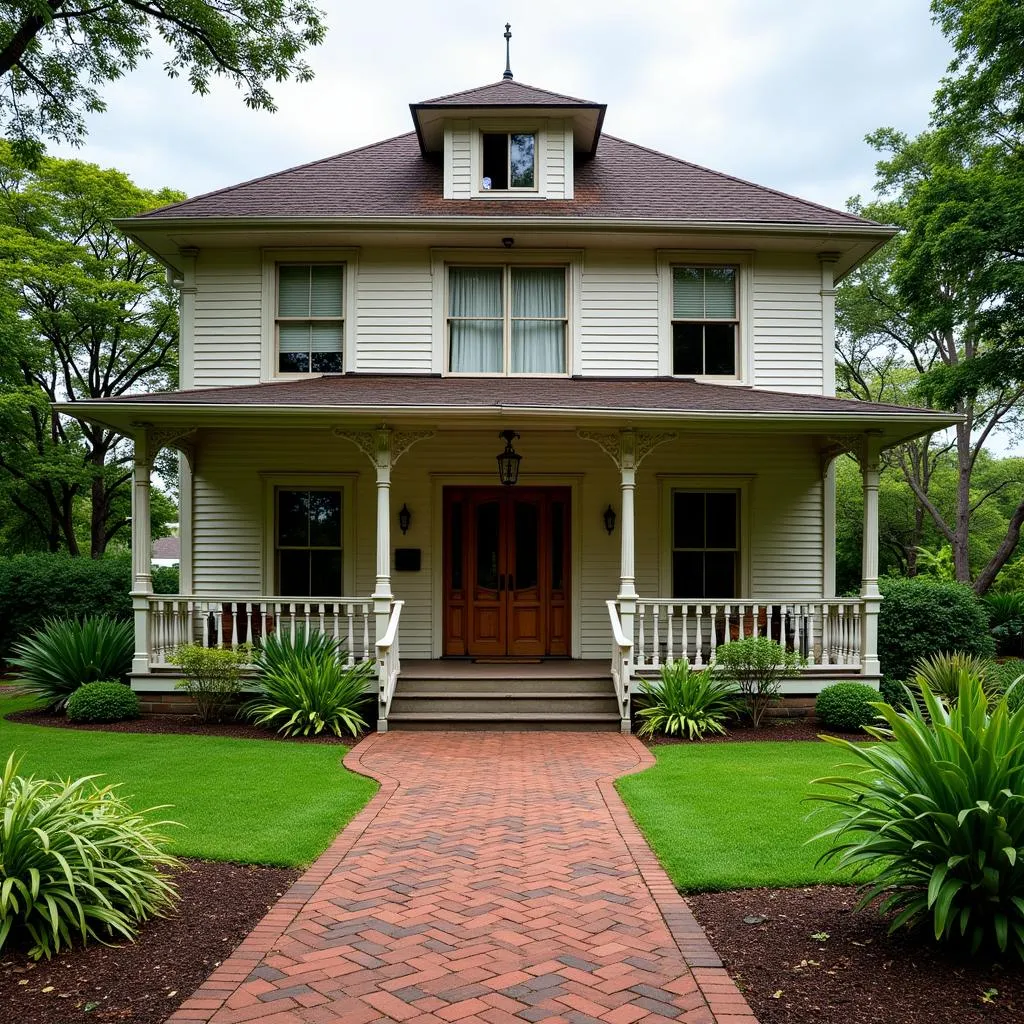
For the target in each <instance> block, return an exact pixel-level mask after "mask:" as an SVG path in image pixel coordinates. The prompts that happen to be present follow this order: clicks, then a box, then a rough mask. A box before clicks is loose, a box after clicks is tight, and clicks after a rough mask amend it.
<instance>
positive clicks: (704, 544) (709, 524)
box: [671, 490, 740, 598]
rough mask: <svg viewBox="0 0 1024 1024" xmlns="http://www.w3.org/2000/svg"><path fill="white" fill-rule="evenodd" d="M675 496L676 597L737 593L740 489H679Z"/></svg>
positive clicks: (674, 550)
mask: <svg viewBox="0 0 1024 1024" xmlns="http://www.w3.org/2000/svg"><path fill="white" fill-rule="evenodd" d="M671 500H672V505H671V522H672V596H673V597H683V598H691V597H695V598H729V597H736V594H737V588H738V586H739V582H738V581H739V571H740V565H739V558H740V494H739V491H735V490H713V491H711V490H709V491H690V490H676V491H673V492H672V499H671Z"/></svg>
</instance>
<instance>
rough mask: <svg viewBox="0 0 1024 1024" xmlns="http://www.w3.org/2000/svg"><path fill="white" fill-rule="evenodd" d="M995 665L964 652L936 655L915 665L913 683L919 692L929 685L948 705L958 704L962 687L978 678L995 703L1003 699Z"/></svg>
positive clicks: (922, 659)
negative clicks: (996, 677)
mask: <svg viewBox="0 0 1024 1024" xmlns="http://www.w3.org/2000/svg"><path fill="white" fill-rule="evenodd" d="M992 665H993V662H991V661H990V660H989V659H988V658H979V657H978V656H977V655H974V654H967V653H965V652H964V651H951V652H950V653H948V654H945V653H942V654H933V655H931V656H928V657H924V658H921V659H920V660H919V661H918V662H917V664H916V665H915V666H914V679H913V683H914V686H915V687H916V688H917V689H921V687H922V686H927V687H928V689H929V690H931V692H932V693H933V694H935V695H936V696H938V697H941V698H942V699H943V700H944V701H946V703H947V704H954V703H956V701H957V699H958V698H959V695H960V688H961V686H963V684H964V683H965V682H966V681H967V680H969V679H976V680H977V681H978V682H979V683H980V684H981V688H982V689H983V690H984V691H985V696H986V697H987V699H988V700H989V701H990V702H991V701H993V700H995V699H997V698H998V696H999V694H998V687H997V686H996V685H995V681H994V678H993V673H992Z"/></svg>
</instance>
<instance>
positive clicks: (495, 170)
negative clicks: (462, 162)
mask: <svg viewBox="0 0 1024 1024" xmlns="http://www.w3.org/2000/svg"><path fill="white" fill-rule="evenodd" d="M481 139H482V143H483V160H482V161H481V168H482V176H481V179H480V188H481V191H484V192H508V191H511V190H513V189H526V190H531V191H532V190H534V189H536V187H537V136H536V135H535V134H533V133H531V132H482V133H481Z"/></svg>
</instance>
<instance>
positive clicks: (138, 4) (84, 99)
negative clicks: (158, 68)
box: [0, 0, 326, 162]
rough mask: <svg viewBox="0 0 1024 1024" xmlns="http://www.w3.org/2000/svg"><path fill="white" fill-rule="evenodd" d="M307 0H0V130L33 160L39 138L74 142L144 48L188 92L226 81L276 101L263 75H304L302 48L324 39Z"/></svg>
mask: <svg viewBox="0 0 1024 1024" xmlns="http://www.w3.org/2000/svg"><path fill="white" fill-rule="evenodd" d="M325 33H326V26H325V24H324V14H323V11H321V10H320V9H319V8H318V7H316V6H315V5H314V4H312V3H310V2H309V0H0V134H3V135H6V137H7V138H8V140H9V141H10V142H11V143H12V145H13V146H14V148H15V151H16V152H17V154H18V155H19V156H20V157H21V158H22V159H23V160H27V161H29V162H32V161H35V160H37V159H38V158H39V157H40V156H41V154H42V149H43V140H44V139H51V140H54V141H62V142H69V143H72V144H77V143H79V142H81V140H82V139H83V137H84V136H85V134H86V124H85V118H86V115H87V114H90V113H95V112H98V111H102V110H103V109H104V108H105V104H104V101H103V97H102V93H101V89H102V86H103V85H104V84H105V83H108V82H112V81H115V80H116V79H118V78H120V77H121V76H122V75H124V74H125V73H126V72H128V71H131V70H133V69H134V68H135V67H137V66H138V64H139V62H140V61H142V60H145V59H147V58H149V57H150V56H151V55H152V45H153V42H154V40H161V41H162V42H163V44H164V48H165V49H166V50H168V51H169V54H170V55H169V57H168V58H167V60H166V62H165V63H164V70H165V71H166V72H167V74H168V75H169V76H170V77H171V78H177V77H179V76H185V77H187V78H188V82H189V84H190V85H191V87H192V89H193V91H194V92H196V93H199V94H205V93H206V92H208V91H209V88H210V82H211V80H212V79H213V78H214V77H223V78H226V79H228V80H229V81H231V82H232V83H233V84H234V85H235V86H237V87H238V88H239V89H240V90H242V92H243V93H244V97H245V102H246V104H247V105H248V106H250V107H253V108H254V109H263V110H274V109H275V106H274V99H273V96H272V95H271V93H270V91H269V88H268V85H269V84H270V83H274V82H284V81H287V80H288V79H295V80H297V81H300V82H301V81H308V80H309V79H311V78H312V77H313V72H312V70H311V69H310V67H309V65H308V64H306V63H305V62H304V61H303V59H302V55H303V53H304V52H305V51H306V50H307V49H308V48H309V47H311V46H316V45H318V44H319V43H321V42H322V41H323V38H324V35H325Z"/></svg>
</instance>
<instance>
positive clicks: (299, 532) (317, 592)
mask: <svg viewBox="0 0 1024 1024" xmlns="http://www.w3.org/2000/svg"><path fill="white" fill-rule="evenodd" d="M276 505H277V509H276V525H275V546H274V556H275V563H276V567H277V592H278V593H279V594H281V595H282V596H284V597H337V596H339V595H340V594H342V593H343V590H344V586H343V583H342V579H343V576H342V554H343V551H342V536H343V534H342V492H341V489H340V488H315V489H314V488H302V489H296V490H292V489H288V488H283V487H282V488H278V491H277V502H276Z"/></svg>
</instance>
